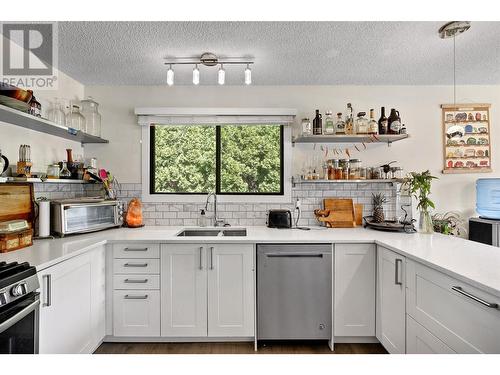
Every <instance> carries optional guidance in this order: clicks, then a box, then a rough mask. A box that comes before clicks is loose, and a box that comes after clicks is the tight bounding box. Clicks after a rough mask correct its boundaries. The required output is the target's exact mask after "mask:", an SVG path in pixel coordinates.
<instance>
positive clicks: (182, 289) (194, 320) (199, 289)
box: [161, 244, 207, 337]
mask: <svg viewBox="0 0 500 375" xmlns="http://www.w3.org/2000/svg"><path fill="white" fill-rule="evenodd" d="M205 258H206V252H205V247H204V246H200V245H199V244H171V245H162V249H161V301H162V308H161V335H162V336H170V337H176V336H177V337H189V336H191V337H193V336H206V335H207V270H206V259H205Z"/></svg>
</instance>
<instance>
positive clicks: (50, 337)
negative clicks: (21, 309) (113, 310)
mask: <svg viewBox="0 0 500 375" xmlns="http://www.w3.org/2000/svg"><path fill="white" fill-rule="evenodd" d="M38 276H39V279H40V285H41V288H40V290H41V292H40V300H41V308H40V341H39V345H40V346H39V350H40V353H42V354H55V353H72V354H75V353H91V352H92V351H94V350H95V349H96V348H97V346H98V345H99V344H100V343H101V340H102V339H103V338H104V329H105V268H104V246H100V247H98V248H96V249H94V250H91V251H89V252H87V253H85V254H82V255H78V256H76V257H74V258H71V259H68V260H65V261H63V262H61V263H58V264H56V265H54V266H51V267H48V268H46V269H44V270H42V271H40V272H39V273H38Z"/></svg>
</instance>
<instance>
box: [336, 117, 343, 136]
mask: <svg viewBox="0 0 500 375" xmlns="http://www.w3.org/2000/svg"><path fill="white" fill-rule="evenodd" d="M335 134H339V135H343V134H345V122H344V120H342V112H339V113H337V121H336V122H335Z"/></svg>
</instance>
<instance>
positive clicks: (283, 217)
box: [267, 210, 292, 228]
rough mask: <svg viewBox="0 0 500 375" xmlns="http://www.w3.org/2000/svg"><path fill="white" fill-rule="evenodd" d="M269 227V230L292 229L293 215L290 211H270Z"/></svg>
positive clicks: (268, 215)
mask: <svg viewBox="0 0 500 375" xmlns="http://www.w3.org/2000/svg"><path fill="white" fill-rule="evenodd" d="M267 226H268V227H269V228H291V227H292V213H291V212H290V210H269V211H268V212H267Z"/></svg>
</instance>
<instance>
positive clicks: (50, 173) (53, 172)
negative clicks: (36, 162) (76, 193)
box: [47, 164, 59, 179]
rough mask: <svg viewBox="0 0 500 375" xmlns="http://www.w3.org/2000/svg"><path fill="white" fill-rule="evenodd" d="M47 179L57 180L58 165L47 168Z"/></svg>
mask: <svg viewBox="0 0 500 375" xmlns="http://www.w3.org/2000/svg"><path fill="white" fill-rule="evenodd" d="M47 178H52V179H55V178H59V164H50V165H49V166H48V167H47Z"/></svg>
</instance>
